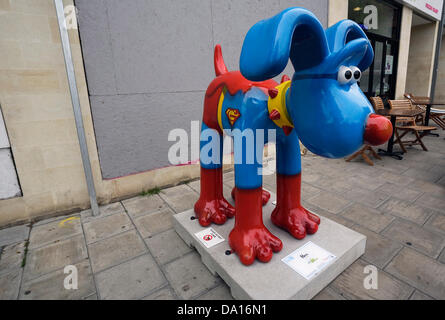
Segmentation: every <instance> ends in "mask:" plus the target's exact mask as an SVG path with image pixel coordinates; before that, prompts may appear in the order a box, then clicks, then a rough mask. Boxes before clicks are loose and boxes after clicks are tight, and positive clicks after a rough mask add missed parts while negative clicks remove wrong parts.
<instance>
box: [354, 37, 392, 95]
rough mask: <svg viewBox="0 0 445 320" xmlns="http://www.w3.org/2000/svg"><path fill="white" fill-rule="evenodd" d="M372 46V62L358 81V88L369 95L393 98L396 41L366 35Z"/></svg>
mask: <svg viewBox="0 0 445 320" xmlns="http://www.w3.org/2000/svg"><path fill="white" fill-rule="evenodd" d="M368 37H369V40H370V41H371V44H372V47H373V48H374V62H373V63H372V65H371V66H370V67H369V69H368V70H366V71H365V72H364V73H363V75H362V79H361V81H360V88H361V89H362V90H363V92H365V93H367V94H368V95H369V96H372V97H374V96H380V97H382V98H386V99H393V98H394V96H395V85H396V70H397V66H396V61H397V55H396V48H397V45H398V44H397V41H394V40H391V39H385V38H384V37H379V36H376V35H373V34H369V35H368Z"/></svg>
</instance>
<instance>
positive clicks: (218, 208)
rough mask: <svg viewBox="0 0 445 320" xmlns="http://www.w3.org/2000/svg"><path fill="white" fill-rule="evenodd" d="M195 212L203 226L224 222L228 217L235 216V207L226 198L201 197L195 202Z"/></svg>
mask: <svg viewBox="0 0 445 320" xmlns="http://www.w3.org/2000/svg"><path fill="white" fill-rule="evenodd" d="M195 214H196V217H197V218H198V220H199V224H200V225H201V226H203V227H206V226H208V225H210V224H211V223H215V224H224V223H225V222H226V220H227V218H232V217H233V216H235V208H234V207H233V206H232V205H231V204H230V203H229V202H227V200H226V199H224V198H222V199H217V200H211V201H205V200H201V199H199V200H198V202H196V203H195Z"/></svg>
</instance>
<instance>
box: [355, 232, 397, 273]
mask: <svg viewBox="0 0 445 320" xmlns="http://www.w3.org/2000/svg"><path fill="white" fill-rule="evenodd" d="M352 229H354V230H355V231H357V232H359V233H361V234H363V235H365V236H366V249H365V254H364V255H363V256H362V257H361V259H362V260H365V261H367V262H369V263H371V264H373V265H375V266H376V267H379V268H381V269H382V268H383V267H385V266H386V265H387V264H388V263H389V261H391V259H392V258H394V256H395V255H396V254H397V253H398V252H399V251H400V250H401V249H402V248H403V245H401V244H400V243H397V242H395V241H393V240H391V239H388V238H386V237H384V236H382V235H380V234H377V233H375V232H372V231H370V230H368V229H366V228H364V227H361V226H358V225H355V226H353V227H352Z"/></svg>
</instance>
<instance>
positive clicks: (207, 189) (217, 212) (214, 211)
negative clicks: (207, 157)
mask: <svg viewBox="0 0 445 320" xmlns="http://www.w3.org/2000/svg"><path fill="white" fill-rule="evenodd" d="M195 214H196V217H197V218H198V220H199V223H200V224H201V225H202V226H204V227H206V226H208V225H210V224H211V223H212V222H213V223H216V224H224V222H226V220H227V218H231V217H233V216H234V215H235V208H234V207H233V206H232V205H231V204H230V203H229V202H228V201H227V200H226V199H224V196H223V191H222V169H221V168H219V169H204V168H201V193H200V196H199V200H198V201H197V202H196V203H195Z"/></svg>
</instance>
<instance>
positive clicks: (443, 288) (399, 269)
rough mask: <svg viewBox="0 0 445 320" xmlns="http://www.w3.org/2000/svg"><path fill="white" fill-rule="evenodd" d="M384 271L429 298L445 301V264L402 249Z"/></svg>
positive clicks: (407, 249) (410, 250)
mask: <svg viewBox="0 0 445 320" xmlns="http://www.w3.org/2000/svg"><path fill="white" fill-rule="evenodd" d="M385 271H387V272H388V273H390V274H392V275H394V276H395V277H397V278H399V279H401V280H403V281H405V282H406V283H408V284H410V285H411V286H413V287H415V288H417V289H419V290H421V291H422V292H424V293H426V294H428V295H429V296H431V297H433V298H435V299H440V300H444V299H445V264H443V263H440V262H437V261H436V260H434V259H432V258H429V257H427V256H425V255H423V254H421V253H419V252H416V251H414V250H412V249H409V248H404V249H403V250H402V251H401V252H400V253H399V254H398V255H397V256H396V257H395V258H394V259H393V260H392V261H391V262H390V263H389V265H388V266H387V267H386V268H385Z"/></svg>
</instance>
